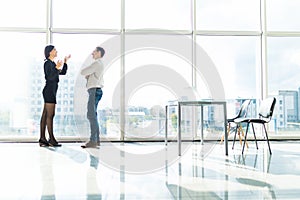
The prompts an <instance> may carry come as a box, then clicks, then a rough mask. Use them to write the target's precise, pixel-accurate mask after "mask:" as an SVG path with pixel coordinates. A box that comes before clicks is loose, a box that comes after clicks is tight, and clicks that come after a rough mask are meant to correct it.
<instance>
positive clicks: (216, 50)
mask: <svg viewBox="0 0 300 200" xmlns="http://www.w3.org/2000/svg"><path fill="white" fill-rule="evenodd" d="M197 43H198V45H200V46H201V47H202V48H203V49H204V50H205V51H206V52H207V54H208V56H210V58H211V59H212V61H213V62H214V64H215V67H216V68H217V71H218V72H219V75H220V76H221V79H222V83H223V87H224V90H225V98H226V100H227V101H228V105H227V107H228V108H227V111H228V116H233V115H234V114H235V113H236V102H239V99H255V98H256V96H257V94H258V91H257V79H259V76H257V70H258V69H259V68H260V57H259V55H260V54H259V52H260V50H259V37H247V36H236V37H234V36H197ZM201 78H202V77H198V79H200V80H201ZM200 85H201V84H200ZM198 90H200V91H201V90H203V89H202V88H198Z"/></svg>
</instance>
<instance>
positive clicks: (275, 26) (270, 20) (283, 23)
mask: <svg viewBox="0 0 300 200" xmlns="http://www.w3.org/2000/svg"><path fill="white" fill-rule="evenodd" d="M266 2H267V25H268V27H267V30H269V31H284V30H285V31H299V30H300V22H299V20H297V19H299V17H300V13H299V7H300V1H297V0H272V1H266Z"/></svg>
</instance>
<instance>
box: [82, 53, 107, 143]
mask: <svg viewBox="0 0 300 200" xmlns="http://www.w3.org/2000/svg"><path fill="white" fill-rule="evenodd" d="M104 54H105V50H104V49H103V48H102V47H96V49H95V50H94V51H93V53H92V56H93V59H94V60H95V61H94V62H93V63H92V64H91V65H89V66H86V67H84V68H83V69H82V70H81V75H83V76H85V78H86V80H87V83H86V88H87V91H88V93H89V99H88V104H87V118H88V120H89V123H90V129H91V130H90V131H91V136H90V140H89V141H88V142H87V143H86V144H85V145H82V146H81V147H82V148H97V146H99V145H100V138H99V134H100V131H99V123H98V119H97V106H98V103H99V101H100V100H101V98H102V95H103V92H102V88H103V72H104V66H103V63H102V61H101V58H102V57H103V56H104Z"/></svg>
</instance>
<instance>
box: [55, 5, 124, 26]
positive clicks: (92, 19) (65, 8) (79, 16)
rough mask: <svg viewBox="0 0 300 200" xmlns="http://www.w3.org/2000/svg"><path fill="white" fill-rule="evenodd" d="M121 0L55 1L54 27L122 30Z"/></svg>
mask: <svg viewBox="0 0 300 200" xmlns="http://www.w3.org/2000/svg"><path fill="white" fill-rule="evenodd" d="M120 2H121V1H119V0H109V1H105V0H84V1H83V0H76V1H73V0H63V1H61V0H53V27H55V28H95V29H120V26H121V24H120V20H121V15H120V13H121V5H120Z"/></svg>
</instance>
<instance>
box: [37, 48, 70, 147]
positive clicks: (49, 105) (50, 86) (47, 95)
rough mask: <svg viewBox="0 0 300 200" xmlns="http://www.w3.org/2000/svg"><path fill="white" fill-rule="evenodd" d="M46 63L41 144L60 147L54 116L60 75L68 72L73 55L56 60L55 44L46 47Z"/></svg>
mask: <svg viewBox="0 0 300 200" xmlns="http://www.w3.org/2000/svg"><path fill="white" fill-rule="evenodd" d="M44 53H45V63H44V73H45V79H46V85H45V87H44V89H43V98H44V109H43V114H42V117H41V123H40V139H39V144H40V146H54V147H59V146H61V144H59V143H58V142H57V141H56V139H55V137H54V134H53V118H54V115H55V104H56V92H57V89H58V82H59V75H65V74H66V73H67V69H68V65H67V61H68V60H69V58H70V57H71V55H69V56H66V57H65V58H64V62H63V61H61V60H59V61H57V63H55V62H54V58H55V57H57V51H56V49H55V47H54V46H53V45H48V46H46V47H45V51H44ZM46 127H47V130H48V133H49V140H47V139H46V135H45V131H46Z"/></svg>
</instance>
